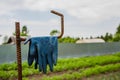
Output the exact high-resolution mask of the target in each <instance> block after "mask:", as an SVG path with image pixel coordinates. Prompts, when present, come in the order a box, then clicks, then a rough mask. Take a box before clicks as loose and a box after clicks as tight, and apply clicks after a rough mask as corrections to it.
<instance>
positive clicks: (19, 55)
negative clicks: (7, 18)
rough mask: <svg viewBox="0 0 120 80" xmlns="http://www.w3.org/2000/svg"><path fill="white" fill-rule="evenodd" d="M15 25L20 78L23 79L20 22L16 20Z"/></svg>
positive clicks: (19, 79)
mask: <svg viewBox="0 0 120 80" xmlns="http://www.w3.org/2000/svg"><path fill="white" fill-rule="evenodd" d="M15 26H16V49H17V65H18V80H22V65H21V63H22V61H21V39H20V23H19V22H15Z"/></svg>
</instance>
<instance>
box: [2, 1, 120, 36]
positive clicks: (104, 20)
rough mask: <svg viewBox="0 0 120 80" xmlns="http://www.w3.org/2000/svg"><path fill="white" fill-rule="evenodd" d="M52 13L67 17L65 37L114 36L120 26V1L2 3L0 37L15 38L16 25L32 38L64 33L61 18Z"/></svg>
mask: <svg viewBox="0 0 120 80" xmlns="http://www.w3.org/2000/svg"><path fill="white" fill-rule="evenodd" d="M50 10H56V11H58V12H61V13H63V14H64V16H65V34H64V36H71V37H89V36H100V35H104V34H105V33H106V32H109V33H112V34H114V33H115V31H116V28H117V27H118V25H119V24H120V0H0V34H7V35H12V33H13V32H14V31H15V22H20V25H21V27H22V26H24V25H26V26H27V27H28V29H29V34H30V35H31V36H46V35H49V33H50V31H51V30H53V29H57V30H60V18H59V17H58V16H56V15H54V14H52V13H50Z"/></svg>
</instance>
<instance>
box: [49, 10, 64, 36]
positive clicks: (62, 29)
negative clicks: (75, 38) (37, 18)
mask: <svg viewBox="0 0 120 80" xmlns="http://www.w3.org/2000/svg"><path fill="white" fill-rule="evenodd" d="M51 13H53V14H56V15H58V16H60V17H61V34H60V35H59V36H58V38H61V37H62V36H63V34H64V15H63V14H61V13H59V12H57V11H54V10H51Z"/></svg>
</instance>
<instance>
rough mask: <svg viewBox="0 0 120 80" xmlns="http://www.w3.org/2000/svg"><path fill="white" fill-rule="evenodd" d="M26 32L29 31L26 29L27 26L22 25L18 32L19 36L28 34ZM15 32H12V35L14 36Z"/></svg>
mask: <svg viewBox="0 0 120 80" xmlns="http://www.w3.org/2000/svg"><path fill="white" fill-rule="evenodd" d="M28 33H29V31H28V29H27V26H23V27H22V32H20V36H28ZM15 34H16V33H15V32H14V33H13V35H14V36H15Z"/></svg>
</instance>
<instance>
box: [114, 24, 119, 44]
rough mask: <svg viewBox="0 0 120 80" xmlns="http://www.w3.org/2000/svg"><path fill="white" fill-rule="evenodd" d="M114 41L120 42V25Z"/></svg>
mask: <svg viewBox="0 0 120 80" xmlns="http://www.w3.org/2000/svg"><path fill="white" fill-rule="evenodd" d="M113 41H115V42H116V41H120V24H119V26H118V27H117V31H116V33H115V34H114V38H113Z"/></svg>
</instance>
